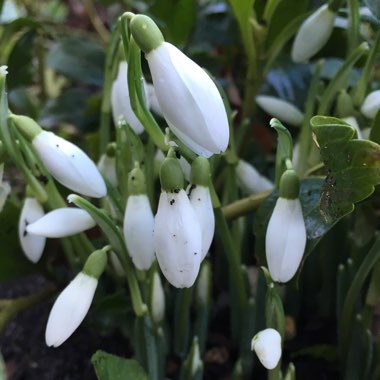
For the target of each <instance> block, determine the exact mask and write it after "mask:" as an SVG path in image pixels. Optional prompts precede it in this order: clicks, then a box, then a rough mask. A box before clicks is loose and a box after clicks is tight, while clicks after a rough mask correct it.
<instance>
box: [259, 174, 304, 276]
mask: <svg viewBox="0 0 380 380" xmlns="http://www.w3.org/2000/svg"><path fill="white" fill-rule="evenodd" d="M298 194H299V179H298V176H297V174H296V173H295V172H294V170H287V171H285V173H284V174H283V175H282V177H281V180H280V197H279V198H278V199H277V202H276V205H275V207H274V210H273V213H272V216H271V217H270V220H269V223H268V228H267V232H266V236H265V250H266V258H267V262H268V269H269V273H270V275H271V277H272V279H273V280H274V281H277V282H288V281H289V280H291V279H292V278H293V276H294V275H295V273H296V272H297V269H298V267H299V265H300V263H301V260H302V257H303V254H304V251H305V246H306V227H305V221H304V218H303V214H302V207H301V202H300V200H299V199H298Z"/></svg>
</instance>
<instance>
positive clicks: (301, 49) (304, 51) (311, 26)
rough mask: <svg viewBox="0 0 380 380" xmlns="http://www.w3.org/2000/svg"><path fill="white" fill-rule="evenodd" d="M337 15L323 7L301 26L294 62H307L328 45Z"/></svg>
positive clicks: (296, 41) (326, 6)
mask: <svg viewBox="0 0 380 380" xmlns="http://www.w3.org/2000/svg"><path fill="white" fill-rule="evenodd" d="M335 17H336V13H335V12H334V11H332V10H331V9H329V7H328V5H327V4H325V5H322V6H321V7H320V8H318V9H317V10H316V11H315V12H314V13H313V14H312V15H311V16H309V17H308V18H307V19H306V20H305V21H304V22H303V23H302V25H301V27H300V29H299V30H298V33H297V35H296V38H295V39H294V42H293V46H292V52H291V56H292V60H293V61H294V62H306V61H308V60H309V59H310V58H311V57H312V56H313V55H314V54H316V53H318V51H319V50H320V49H321V48H322V47H323V46H324V45H325V44H326V42H327V41H328V39H329V38H330V36H331V33H332V31H333V29H334V21H335Z"/></svg>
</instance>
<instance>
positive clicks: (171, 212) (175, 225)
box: [154, 190, 202, 288]
mask: <svg viewBox="0 0 380 380" xmlns="http://www.w3.org/2000/svg"><path fill="white" fill-rule="evenodd" d="M154 245H155V250H156V256H157V260H158V263H159V265H160V268H161V270H162V272H163V274H164V276H165V277H166V279H167V280H168V281H169V282H170V283H171V284H172V285H173V286H175V287H177V288H188V287H191V286H192V285H193V284H194V281H195V279H196V278H197V275H198V272H199V265H200V263H201V256H202V233H201V227H200V224H199V221H198V217H197V215H196V214H195V211H194V209H193V207H192V206H191V204H190V201H189V199H188V197H187V195H186V193H185V191H184V190H179V191H178V192H177V193H176V192H166V191H163V192H162V193H161V196H160V200H159V204H158V210H157V214H156V217H155V223H154Z"/></svg>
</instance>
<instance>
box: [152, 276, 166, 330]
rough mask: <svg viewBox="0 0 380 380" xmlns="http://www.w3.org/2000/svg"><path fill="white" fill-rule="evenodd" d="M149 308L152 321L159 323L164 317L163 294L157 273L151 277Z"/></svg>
mask: <svg viewBox="0 0 380 380" xmlns="http://www.w3.org/2000/svg"><path fill="white" fill-rule="evenodd" d="M150 307H151V312H152V319H153V321H154V322H156V323H159V322H161V321H162V320H163V319H164V315H165V292H164V288H163V287H162V282H161V278H160V275H159V274H158V273H157V272H155V273H154V275H153V284H152V295H151V301H150Z"/></svg>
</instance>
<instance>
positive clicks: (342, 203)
mask: <svg viewBox="0 0 380 380" xmlns="http://www.w3.org/2000/svg"><path fill="white" fill-rule="evenodd" d="M310 123H311V126H312V128H313V132H314V134H315V136H316V140H317V142H318V145H319V149H320V154H321V158H322V161H323V163H324V165H325V167H326V169H327V177H326V180H325V183H324V186H323V189H322V194H321V205H320V208H321V212H322V214H323V216H324V217H325V219H326V221H327V222H332V221H334V220H336V219H339V218H341V217H342V216H344V215H347V214H349V213H350V212H352V211H353V209H354V203H356V202H359V201H362V200H363V199H365V198H367V197H369V196H370V195H371V194H372V193H373V192H374V190H375V185H377V184H379V183H380V170H379V169H380V145H378V144H376V143H374V142H372V141H368V140H357V139H356V131H355V129H354V128H352V127H351V126H350V125H349V124H348V123H346V122H344V121H343V120H340V119H337V118H333V117H327V116H315V117H313V118H312V119H311V121H310Z"/></svg>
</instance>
